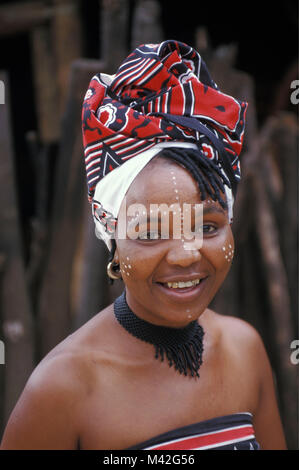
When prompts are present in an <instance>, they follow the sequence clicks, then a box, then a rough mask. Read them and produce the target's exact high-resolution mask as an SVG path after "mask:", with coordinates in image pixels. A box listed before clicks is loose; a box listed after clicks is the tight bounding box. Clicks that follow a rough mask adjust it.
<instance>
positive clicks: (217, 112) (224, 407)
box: [2, 41, 286, 450]
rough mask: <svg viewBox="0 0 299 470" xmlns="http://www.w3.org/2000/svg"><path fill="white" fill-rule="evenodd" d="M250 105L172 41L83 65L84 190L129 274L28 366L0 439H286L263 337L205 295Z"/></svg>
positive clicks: (127, 445)
mask: <svg viewBox="0 0 299 470" xmlns="http://www.w3.org/2000/svg"><path fill="white" fill-rule="evenodd" d="M246 108H247V103H243V102H238V101H237V100H235V99H234V98H232V97H230V96H227V95H225V94H223V93H221V92H220V91H219V89H218V87H217V86H216V84H215V83H214V82H213V80H212V79H211V77H210V76H209V73H208V70H207V68H206V65H205V64H204V62H203V61H202V60H201V58H200V56H199V54H198V53H197V52H196V51H194V50H193V49H192V48H191V47H189V46H187V45H185V44H182V43H179V42H176V41H165V42H163V43H162V44H160V45H152V44H150V45H143V46H140V47H139V48H137V49H136V50H135V51H134V52H133V53H132V54H131V55H130V56H129V57H128V58H127V59H126V60H125V61H124V63H123V64H122V65H121V66H120V68H119V69H118V71H117V73H116V75H115V76H108V75H104V74H99V75H97V76H95V77H93V79H92V80H91V83H90V86H89V89H88V91H87V93H86V96H85V100H84V104H83V138H84V146H85V163H86V171H87V181H88V190H89V201H90V202H91V203H92V211H93V217H94V220H95V224H96V234H97V236H98V237H99V238H101V239H102V240H104V241H105V243H106V245H107V247H108V249H109V250H110V262H109V264H108V267H107V272H108V275H109V276H110V277H111V278H112V279H118V278H122V282H123V283H124V287H125V289H124V292H123V294H122V295H121V296H120V297H119V298H118V299H116V301H115V302H114V303H113V304H112V305H109V306H108V307H107V308H105V309H104V310H103V311H102V312H100V313H98V314H97V315H95V316H94V317H93V318H92V319H91V320H90V321H88V322H87V323H86V324H85V325H83V326H82V327H81V328H80V329H78V330H77V331H76V332H75V333H73V334H71V335H70V336H68V337H67V338H66V339H65V340H64V341H63V342H62V343H60V344H59V345H58V346H56V347H55V348H54V349H53V350H52V351H51V352H50V353H49V354H48V355H47V356H46V357H45V358H44V359H43V360H42V361H41V363H40V364H39V365H38V366H37V368H36V369H35V371H34V372H33V373H32V375H31V377H30V378H29V380H28V383H27V385H26V387H25V390H24V391H23V393H22V395H21V397H20V399H19V401H18V403H17V405H16V407H15V409H14V411H13V413H12V415H11V417H10V420H9V422H8V425H7V428H6V430H5V433H4V436H3V440H2V449H76V448H80V449H109V450H110V449H111V450H112V449H137V448H139V449H153V448H154V449H211V448H212V449H213V448H216V449H258V448H262V449H285V448H286V444H285V439H284V435H283V430H282V426H281V421H280V417H279V412H278V407H277V403H276V398H275V391H274V386H273V379H272V373H271V367H270V364H269V360H268V358H267V354H266V352H265V349H264V346H263V343H262V340H261V338H260V337H259V335H258V333H257V332H256V331H255V330H254V329H253V327H251V326H250V325H249V324H247V323H246V322H244V321H242V320H240V319H237V318H233V317H229V316H222V315H220V314H218V313H215V312H213V311H212V310H210V309H209V308H208V306H209V304H210V302H211V300H212V298H213V297H214V295H215V294H216V292H217V290H218V289H219V287H220V285H221V284H222V282H223V281H224V279H225V277H226V275H227V273H228V271H229V269H230V266H231V263H232V259H233V255H234V240H233V235H232V230H231V223H232V218H233V202H234V199H235V196H236V189H237V183H238V181H239V179H240V168H239V160H238V157H239V153H240V151H241V147H242V142H243V135H244V125H245V114H246ZM112 170H113V171H112ZM187 222H189V223H187Z"/></svg>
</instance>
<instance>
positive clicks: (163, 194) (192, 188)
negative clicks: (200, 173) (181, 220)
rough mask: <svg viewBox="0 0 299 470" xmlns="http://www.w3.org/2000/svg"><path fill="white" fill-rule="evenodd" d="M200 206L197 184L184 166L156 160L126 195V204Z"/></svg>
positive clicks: (157, 158) (167, 160)
mask: <svg viewBox="0 0 299 470" xmlns="http://www.w3.org/2000/svg"><path fill="white" fill-rule="evenodd" d="M177 197H179V201H180V202H197V203H199V202H201V196H200V192H199V188H198V183H197V181H196V180H195V179H194V178H193V177H192V176H191V174H190V173H189V171H188V170H187V169H186V168H184V167H183V166H181V165H179V164H177V163H176V162H174V161H171V160H170V159H168V158H166V157H163V156H160V155H159V156H157V157H154V158H153V159H152V160H151V161H150V162H149V163H148V164H147V165H146V166H145V167H144V168H143V170H142V171H141V172H140V173H139V174H138V176H137V177H136V178H135V180H134V181H133V183H132V184H131V186H130V188H129V190H128V191H127V194H126V200H127V203H130V204H132V203H142V204H148V203H162V202H168V203H169V202H171V201H172V202H178V200H177Z"/></svg>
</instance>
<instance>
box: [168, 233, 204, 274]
mask: <svg viewBox="0 0 299 470" xmlns="http://www.w3.org/2000/svg"><path fill="white" fill-rule="evenodd" d="M172 242H173V243H171V246H170V248H169V250H168V252H167V255H166V260H167V262H168V263H169V264H178V265H179V266H182V267H183V268H186V267H187V266H190V265H191V264H193V263H196V262H197V261H200V260H201V258H202V254H201V251H200V247H199V246H198V245H196V244H192V243H188V242H184V241H182V240H176V241H175V240H172Z"/></svg>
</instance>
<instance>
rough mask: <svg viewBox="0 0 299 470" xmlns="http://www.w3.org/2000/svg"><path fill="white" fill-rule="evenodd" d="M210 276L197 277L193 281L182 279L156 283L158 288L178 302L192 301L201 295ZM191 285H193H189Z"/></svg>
mask: <svg viewBox="0 0 299 470" xmlns="http://www.w3.org/2000/svg"><path fill="white" fill-rule="evenodd" d="M207 278H208V276H205V277H203V276H197V277H194V278H193V279H191V278H189V279H186V278H185V279H184V280H183V278H182V277H181V278H180V279H179V278H176V279H174V280H172V281H170V280H167V281H165V282H156V283H155V284H156V286H157V288H158V289H159V290H160V291H161V292H162V293H163V294H164V295H167V296H168V297H170V298H172V299H173V300H176V301H184V302H186V301H190V300H193V299H195V298H196V297H197V296H198V295H200V294H201V293H202V291H203V289H204V287H205V285H206V282H207ZM190 283H191V285H189V284H190Z"/></svg>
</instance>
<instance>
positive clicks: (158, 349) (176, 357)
mask: <svg viewBox="0 0 299 470" xmlns="http://www.w3.org/2000/svg"><path fill="white" fill-rule="evenodd" d="M114 315H115V317H116V319H117V320H118V322H119V323H120V325H121V326H122V327H123V328H125V330H127V331H128V333H130V334H131V335H133V336H135V337H136V338H138V339H140V340H142V341H145V342H146V343H150V344H153V345H154V346H155V358H156V359H159V358H160V360H161V361H164V358H165V357H166V359H167V360H168V365H169V367H172V366H173V367H174V368H175V369H176V370H177V371H178V372H179V373H180V374H184V375H188V372H189V375H191V376H192V377H194V376H195V377H199V373H198V370H199V368H200V366H201V364H202V353H203V336H204V331H203V328H202V326H201V325H199V324H198V322H197V321H196V320H194V321H192V322H191V323H189V324H188V325H187V326H186V327H184V328H170V327H165V326H159V325H154V324H152V323H149V322H147V321H145V320H142V319H141V318H139V317H137V316H136V315H135V314H134V313H133V312H132V310H131V309H130V307H129V306H128V304H127V301H126V294H125V290H124V291H123V293H122V294H121V295H120V296H119V297H118V298H117V299H116V300H115V302H114Z"/></svg>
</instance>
